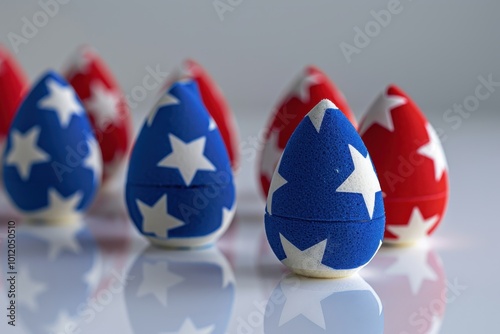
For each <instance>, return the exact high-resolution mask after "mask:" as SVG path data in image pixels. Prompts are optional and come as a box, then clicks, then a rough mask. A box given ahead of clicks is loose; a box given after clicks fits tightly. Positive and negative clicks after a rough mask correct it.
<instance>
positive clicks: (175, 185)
mask: <svg viewBox="0 0 500 334" xmlns="http://www.w3.org/2000/svg"><path fill="white" fill-rule="evenodd" d="M210 123H211V122H210V117H209V115H208V112H207V111H206V109H205V107H204V105H203V103H202V101H201V99H200V96H199V93H198V90H197V87H196V84H195V83H194V82H192V81H188V82H177V83H174V84H173V86H172V87H171V88H170V89H169V91H168V92H167V93H166V94H165V95H164V96H163V97H162V98H161V99H160V101H159V102H158V104H157V105H156V107H155V108H154V109H153V110H152V112H151V114H150V115H149V116H148V118H147V119H146V122H145V124H144V126H143V127H142V130H141V132H140V134H139V137H138V138H137V141H136V143H135V146H134V148H133V151H132V155H131V159H130V165H129V170H128V177H127V185H126V199H127V206H128V209H129V213H130V216H131V218H132V220H133V221H134V223H135V225H136V226H137V228H138V230H139V231H140V232H141V233H142V234H144V235H145V236H146V237H148V238H149V239H150V240H151V241H152V242H153V243H155V244H159V245H162V246H167V247H196V246H204V245H208V244H211V243H213V242H214V241H215V240H217V239H218V238H219V237H220V236H221V235H222V234H223V233H224V231H225V230H226V229H227V227H228V226H229V224H230V222H231V220H232V217H233V216H234V212H235V209H236V203H235V189H234V183H233V174H232V171H231V166H230V163H229V159H228V156H227V152H226V149H225V147H224V142H223V141H222V138H221V135H220V133H219V131H218V129H217V128H213V127H211V126H210Z"/></svg>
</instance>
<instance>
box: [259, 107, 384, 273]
mask: <svg viewBox="0 0 500 334" xmlns="http://www.w3.org/2000/svg"><path fill="white" fill-rule="evenodd" d="M384 224H385V214H384V204H383V200H382V193H381V190H380V184H379V181H378V178H377V174H376V172H375V169H374V167H373V164H372V162H371V159H370V156H369V154H368V151H367V149H366V147H365V145H364V144H363V141H362V140H361V138H360V137H359V135H358V134H357V132H356V130H355V129H354V127H353V126H352V124H351V123H350V122H349V120H348V119H347V118H346V117H345V116H344V115H343V113H342V112H341V111H340V110H339V109H337V107H336V106H335V105H334V104H333V103H332V102H330V101H329V100H322V101H321V102H319V103H318V104H317V105H316V106H315V107H314V108H313V109H312V110H311V111H310V112H309V113H308V114H307V116H306V117H305V118H304V119H303V120H302V121H301V122H300V124H299V125H298V126H297V129H296V130H295V132H294V133H293V134H292V136H291V137H290V140H289V141H288V143H287V145H286V147H285V150H284V151H283V155H282V156H281V160H280V162H279V163H278V166H277V167H276V170H275V172H274V175H273V178H272V182H271V187H270V189H269V194H268V198H267V206H266V213H265V226H266V234H267V238H268V241H269V244H270V245H271V248H272V249H273V251H274V253H275V254H276V256H277V257H278V259H279V260H280V261H281V262H282V263H283V264H285V265H286V266H287V267H289V268H290V269H291V270H292V271H294V272H295V273H297V274H300V275H305V276H311V277H343V276H349V275H351V274H353V273H355V272H357V271H358V270H359V269H360V268H362V267H363V266H365V265H366V264H367V263H368V262H369V261H370V260H371V259H372V257H373V256H374V255H375V253H376V252H377V250H378V249H379V247H380V245H381V243H382V237H383V233H384Z"/></svg>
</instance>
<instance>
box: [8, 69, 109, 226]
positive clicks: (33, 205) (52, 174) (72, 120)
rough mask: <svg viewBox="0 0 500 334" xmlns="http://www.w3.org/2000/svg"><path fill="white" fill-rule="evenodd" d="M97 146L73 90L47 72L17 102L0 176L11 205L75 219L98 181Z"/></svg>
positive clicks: (36, 215) (49, 217) (38, 216)
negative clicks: (16, 110)
mask: <svg viewBox="0 0 500 334" xmlns="http://www.w3.org/2000/svg"><path fill="white" fill-rule="evenodd" d="M101 173H102V160H101V151H100V149H99V144H98V143H97V141H96V139H95V137H94V133H93V132H92V128H91V126H90V123H89V120H88V118H87V115H86V114H85V109H84V108H83V106H82V104H81V102H80V100H79V98H78V96H77V95H76V93H75V91H74V90H73V88H72V87H71V86H70V85H68V83H67V82H66V81H65V80H64V79H63V78H61V76H59V75H58V74H56V73H54V72H48V73H46V74H45V75H44V76H43V77H42V78H41V79H40V80H39V81H38V83H36V84H35V85H34V87H33V88H32V89H31V91H30V92H29V93H28V95H27V97H26V98H25V99H24V101H23V103H22V104H21V106H20V108H19V111H18V112H17V114H16V116H15V117H14V120H13V122H12V126H11V127H10V131H9V135H8V138H7V143H6V147H5V152H4V156H3V180H4V184H5V189H6V190H7V193H8V195H9V197H10V199H11V200H12V202H13V204H14V205H15V206H16V207H17V208H18V209H19V211H20V212H21V213H23V214H24V215H25V216H26V217H27V218H29V219H33V220H43V221H49V222H52V221H58V222H61V221H68V220H75V219H76V218H78V217H79V216H80V215H81V213H82V212H83V211H85V209H87V208H88V207H89V206H90V204H91V203H92V200H93V199H94V197H95V194H96V192H97V189H98V187H99V185H100V181H101Z"/></svg>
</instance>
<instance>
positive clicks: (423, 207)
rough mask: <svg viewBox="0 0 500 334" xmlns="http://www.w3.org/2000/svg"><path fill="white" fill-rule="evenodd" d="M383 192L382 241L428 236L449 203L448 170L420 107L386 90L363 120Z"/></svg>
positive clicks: (362, 127) (408, 240) (395, 89)
mask: <svg viewBox="0 0 500 334" xmlns="http://www.w3.org/2000/svg"><path fill="white" fill-rule="evenodd" d="M359 132H360V134H361V136H362V138H363V141H364V142H365V144H366V147H367V148H368V150H369V151H370V155H371V157H372V160H373V164H374V165H375V167H376V168H377V172H378V175H379V178H380V185H381V187H382V191H383V192H384V195H385V197H384V204H385V209H386V216H387V223H386V231H385V236H384V241H386V242H389V243H396V244H408V243H413V242H415V241H417V240H419V239H421V238H424V237H426V236H428V235H430V234H432V233H433V232H434V231H435V230H436V228H437V226H438V225H439V224H440V222H441V221H442V218H443V216H444V213H445V211H446V205H447V202H448V196H449V193H448V167H447V163H446V157H445V155H444V151H443V148H442V146H441V141H440V139H439V136H438V135H437V133H436V131H435V130H434V128H433V127H432V125H431V124H430V123H429V122H428V121H427V119H426V118H425V116H424V114H423V113H422V112H421V111H420V109H419V108H418V106H417V105H416V104H415V103H414V102H413V101H412V100H411V99H410V97H409V96H408V95H406V94H405V93H404V92H403V91H402V90H401V89H399V88H398V87H396V86H394V85H392V86H389V87H388V88H387V89H386V90H385V91H384V92H383V93H382V94H381V95H380V96H379V97H378V98H377V100H376V101H375V102H374V103H373V105H372V106H371V107H370V109H369V110H368V112H367V113H366V115H365V117H364V118H363V120H362V121H361V124H360V128H359Z"/></svg>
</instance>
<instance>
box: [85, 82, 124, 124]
mask: <svg viewBox="0 0 500 334" xmlns="http://www.w3.org/2000/svg"><path fill="white" fill-rule="evenodd" d="M90 92H91V95H90V97H89V98H88V99H86V100H85V106H86V107H87V108H88V109H89V112H91V113H92V116H94V119H95V121H96V125H97V127H98V128H99V129H104V128H106V126H107V125H109V124H113V123H114V122H115V120H116V118H117V116H118V107H119V104H120V95H119V93H117V92H115V91H113V90H111V89H108V88H106V86H105V85H104V84H103V83H102V82H100V81H94V82H92V84H91V85H90Z"/></svg>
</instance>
